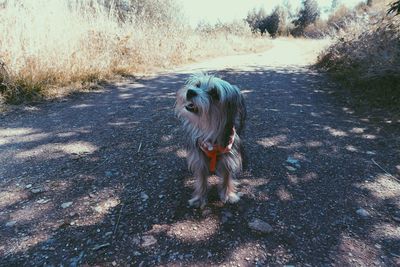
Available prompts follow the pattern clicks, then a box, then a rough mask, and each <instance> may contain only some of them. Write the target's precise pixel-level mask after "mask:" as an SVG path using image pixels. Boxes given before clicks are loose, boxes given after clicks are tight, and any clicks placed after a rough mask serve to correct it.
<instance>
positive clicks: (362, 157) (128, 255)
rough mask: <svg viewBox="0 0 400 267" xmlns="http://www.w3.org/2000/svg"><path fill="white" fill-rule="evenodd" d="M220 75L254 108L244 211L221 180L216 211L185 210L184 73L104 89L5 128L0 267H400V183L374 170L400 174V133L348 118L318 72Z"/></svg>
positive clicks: (43, 108) (0, 158) (212, 201)
mask: <svg viewBox="0 0 400 267" xmlns="http://www.w3.org/2000/svg"><path fill="white" fill-rule="evenodd" d="M217 74H218V75H219V76H221V77H222V78H224V79H226V80H228V81H229V82H231V83H233V84H236V85H238V86H239V87H240V88H241V89H242V91H243V93H244V94H245V97H246V103H247V106H248V120H247V123H246V124H247V129H246V132H245V136H244V140H245V141H244V142H245V147H246V158H247V167H246V169H245V170H244V172H243V174H242V175H241V177H239V181H240V183H241V185H240V192H242V193H243V197H242V200H241V202H240V203H239V204H237V205H225V206H224V205H222V203H221V202H220V201H219V200H218V197H217V192H216V189H215V184H216V183H217V182H216V179H215V177H212V178H211V179H210V183H211V184H212V187H211V191H210V194H209V205H208V207H207V208H206V209H205V210H197V209H191V208H189V207H188V206H187V200H188V199H189V198H190V194H191V192H192V187H191V186H192V183H193V178H192V176H191V174H190V173H189V172H188V171H187V167H186V163H185V154H186V152H185V150H184V149H183V143H182V142H183V138H182V134H183V132H182V131H180V130H179V122H178V121H177V120H176V118H175V116H174V114H173V105H174V101H175V92H176V90H177V89H178V88H179V87H180V86H182V85H183V83H184V81H185V79H186V78H187V77H188V74H184V73H177V74H160V75H158V76H154V77H148V78H143V79H140V80H137V81H134V82H129V81H126V82H121V83H119V84H115V85H108V86H107V87H106V89H105V90H104V92H101V93H90V94H88V95H86V94H85V95H78V96H74V97H73V99H71V100H68V101H64V102H61V103H50V104H42V105H38V106H35V108H33V109H31V110H27V111H23V112H19V113H15V114H8V115H6V116H3V117H2V118H1V122H2V123H1V125H2V126H1V128H0V151H1V153H0V162H1V165H0V174H1V175H0V176H1V177H3V178H2V179H1V181H0V183H1V191H0V208H1V212H0V233H1V234H0V241H1V243H0V257H1V258H0V262H1V265H4V266H13V265H35V266H36V265H51V264H52V265H55V264H60V263H63V264H64V265H65V264H67V265H68V264H69V265H71V266H76V265H79V264H89V265H95V264H100V265H110V264H113V262H114V264H116V265H128V264H131V265H134V266H136V265H139V264H140V263H142V262H143V264H144V265H145V266H147V265H149V266H153V265H166V264H170V265H218V264H226V265H229V264H233V263H239V264H241V265H255V264H258V265H282V264H296V265H306V264H310V265H325V264H332V263H335V264H337V265H340V266H348V265H355V264H357V262H358V263H359V264H362V265H375V264H376V265H394V264H397V263H398V259H399V257H398V252H397V251H399V249H400V245H399V244H400V243H399V240H400V238H399V235H400V233H399V227H398V221H397V217H396V216H398V213H399V210H400V203H399V195H400V191H399V187H398V182H397V181H396V180H395V179H393V178H390V177H389V176H387V175H384V173H383V172H382V170H381V169H379V168H378V167H377V166H376V165H375V164H374V163H373V162H372V159H374V161H375V162H379V164H380V166H383V167H384V168H385V169H386V170H387V171H388V172H390V173H392V174H393V175H394V176H396V177H398V176H399V174H400V160H399V153H398V152H399V141H398V139H397V133H398V131H397V128H394V126H393V125H392V124H388V123H387V122H386V121H385V119H383V120H382V121H371V120H369V118H368V117H366V116H364V115H362V114H356V113H354V112H352V110H351V107H347V106H345V105H344V102H339V101H338V100H337V99H335V98H333V97H332V96H331V95H330V91H331V89H330V86H334V85H330V84H329V82H328V80H327V79H326V77H325V76H324V75H322V74H320V73H318V72H313V71H310V70H308V69H303V68H290V67H288V68H284V69H268V68H256V67H254V70H252V71H237V70H225V71H220V72H218V73H217ZM288 157H290V158H291V159H295V160H297V161H298V164H299V165H296V164H294V165H293V164H292V163H290V160H289V161H288ZM33 189H37V190H36V191H34V190H33ZM38 190H39V191H38ZM46 201H47V202H46ZM43 202H44V203H43ZM68 202H72V204H71V206H69V207H66V208H62V207H61V205H62V204H63V203H64V204H65V203H68ZM360 208H363V209H365V210H367V211H368V212H369V214H370V216H369V217H366V218H363V217H361V216H360V215H358V214H357V212H356V211H357V210H358V209H360ZM254 218H259V219H262V220H264V221H266V222H268V223H269V224H271V225H272V227H273V228H274V231H273V232H272V233H271V234H267V235H265V234H264V235H263V234H259V233H256V232H254V231H252V230H251V229H250V228H249V227H248V222H250V221H251V220H253V219H254ZM10 222H15V224H14V225H11V226H10V224H8V225H7V223H10ZM11 224H12V223H11Z"/></svg>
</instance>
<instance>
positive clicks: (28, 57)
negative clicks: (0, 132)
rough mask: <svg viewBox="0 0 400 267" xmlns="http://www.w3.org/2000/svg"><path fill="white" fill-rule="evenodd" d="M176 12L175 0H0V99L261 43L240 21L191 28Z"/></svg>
mask: <svg viewBox="0 0 400 267" xmlns="http://www.w3.org/2000/svg"><path fill="white" fill-rule="evenodd" d="M126 3H130V4H126ZM179 10H180V9H179V6H178V5H177V4H176V3H175V2H174V1H173V0H151V1H139V0H131V1H121V0H75V1H70V0H52V1H46V0H24V1H19V0H3V1H0V61H1V62H0V63H1V66H0V82H1V84H0V96H1V97H2V98H3V100H5V101H8V102H21V101H24V100H32V99H37V98H42V97H43V96H48V94H49V93H48V92H49V91H50V90H49V88H51V87H60V86H67V85H71V84H73V86H76V85H77V84H81V83H85V82H90V81H97V80H100V79H105V78H110V77H113V75H115V74H135V73H138V72H140V73H143V72H148V71H152V70H154V69H155V68H168V67H170V66H173V65H178V64H182V63H185V62H188V61H191V60H197V59H199V58H203V57H207V56H215V55H223V54H230V53H235V52H237V51H251V50H254V48H255V47H257V46H258V47H260V46H263V45H265V42H266V41H265V39H264V40H261V39H255V38H253V37H252V35H251V33H250V29H249V28H248V27H247V28H245V27H244V26H242V28H241V30H240V33H238V32H230V31H225V32H218V34H217V32H216V31H214V32H211V33H206V32H195V31H194V30H192V29H191V28H189V27H187V26H186V24H185V21H184V20H183V19H182V18H183V17H184V15H183V14H181V13H180V11H179ZM56 91H57V90H56Z"/></svg>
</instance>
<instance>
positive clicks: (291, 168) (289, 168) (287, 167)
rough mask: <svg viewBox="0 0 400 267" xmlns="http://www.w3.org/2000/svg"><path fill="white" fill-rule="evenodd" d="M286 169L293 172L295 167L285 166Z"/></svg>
mask: <svg viewBox="0 0 400 267" xmlns="http://www.w3.org/2000/svg"><path fill="white" fill-rule="evenodd" d="M285 168H286V169H287V170H288V171H291V172H295V171H296V170H297V169H296V168H293V167H292V166H285Z"/></svg>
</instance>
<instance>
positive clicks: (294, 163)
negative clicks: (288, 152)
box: [286, 156, 300, 168]
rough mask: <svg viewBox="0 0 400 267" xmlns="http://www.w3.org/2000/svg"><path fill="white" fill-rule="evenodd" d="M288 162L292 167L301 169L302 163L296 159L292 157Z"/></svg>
mask: <svg viewBox="0 0 400 267" xmlns="http://www.w3.org/2000/svg"><path fill="white" fill-rule="evenodd" d="M286 162H287V163H289V164H291V165H294V166H295V167H296V168H300V163H299V161H298V160H297V159H295V158H292V157H290V156H289V157H288V158H287V160H286Z"/></svg>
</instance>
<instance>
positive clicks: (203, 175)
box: [189, 170, 208, 208]
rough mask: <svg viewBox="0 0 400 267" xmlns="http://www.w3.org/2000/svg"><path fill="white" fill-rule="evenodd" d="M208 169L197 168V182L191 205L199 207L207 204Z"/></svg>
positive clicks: (195, 174)
mask: <svg viewBox="0 0 400 267" xmlns="http://www.w3.org/2000/svg"><path fill="white" fill-rule="evenodd" d="M207 174H208V173H207V171H205V170H197V171H196V172H195V173H194V176H195V179H196V182H195V189H194V193H193V198H192V199H190V200H189V205H190V206H193V207H197V208H204V206H205V205H206V204H207V190H208V185H207Z"/></svg>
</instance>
